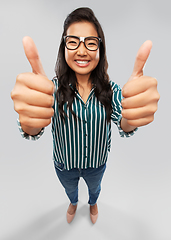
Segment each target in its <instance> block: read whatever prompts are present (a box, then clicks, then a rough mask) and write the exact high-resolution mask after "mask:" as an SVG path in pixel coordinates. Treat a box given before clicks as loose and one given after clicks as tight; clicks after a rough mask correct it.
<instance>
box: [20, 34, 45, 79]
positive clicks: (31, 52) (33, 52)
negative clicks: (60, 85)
mask: <svg viewBox="0 0 171 240" xmlns="http://www.w3.org/2000/svg"><path fill="white" fill-rule="evenodd" d="M23 47H24V51H25V55H26V57H27V59H28V61H29V62H30V65H31V67H32V70H33V73H35V74H41V75H43V76H45V77H46V74H45V72H44V69H43V66H42V63H41V60H40V57H39V53H38V50H37V48H36V45H35V43H34V41H33V39H32V38H31V37H28V36H26V37H24V38H23Z"/></svg>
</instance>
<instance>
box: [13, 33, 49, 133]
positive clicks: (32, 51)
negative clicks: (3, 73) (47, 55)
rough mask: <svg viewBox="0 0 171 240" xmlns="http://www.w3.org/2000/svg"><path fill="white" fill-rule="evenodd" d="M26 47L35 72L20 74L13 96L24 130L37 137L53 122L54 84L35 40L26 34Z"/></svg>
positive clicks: (20, 125) (25, 49)
mask: <svg viewBox="0 0 171 240" xmlns="http://www.w3.org/2000/svg"><path fill="white" fill-rule="evenodd" d="M23 46H24V51H25V54H26V57H27V59H28V61H29V62H30V64H31V67H32V69H33V72H32V73H22V74H19V75H18V76H17V79H16V83H15V86H14V88H13V90H12V92H11V98H12V100H13V102H14V109H15V111H16V112H17V113H18V114H19V127H20V131H21V130H22V133H23V131H24V133H25V135H30V136H36V135H37V134H39V133H40V132H41V130H42V129H43V128H44V127H46V126H48V125H49V124H50V123H51V117H52V116H53V114H54V109H53V104H54V97H53V93H54V84H53V82H52V81H50V80H49V79H48V78H47V76H46V74H45V72H44V70H43V66H42V64H41V61H40V58H39V54H38V51H37V48H36V46H35V44H34V42H33V40H32V39H31V38H30V37H25V38H24V39H23ZM25 135H24V136H25Z"/></svg>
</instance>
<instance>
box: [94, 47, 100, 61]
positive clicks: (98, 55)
mask: <svg viewBox="0 0 171 240" xmlns="http://www.w3.org/2000/svg"><path fill="white" fill-rule="evenodd" d="M94 59H95V61H96V63H97V64H98V63H99V60H100V53H99V50H98V51H97V53H96V54H95V56H94Z"/></svg>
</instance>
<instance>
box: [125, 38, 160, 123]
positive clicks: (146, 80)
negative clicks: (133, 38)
mask: <svg viewBox="0 0 171 240" xmlns="http://www.w3.org/2000/svg"><path fill="white" fill-rule="evenodd" d="M151 48H152V42H151V41H150V40H148V41H146V42H144V44H143V45H142V46H141V47H140V49H139V51H138V53H137V56H136V60H135V64H134V69H133V73H132V75H131V77H130V78H129V80H128V82H127V83H126V84H125V85H124V87H123V88H122V95H123V97H124V98H123V99H122V107H123V109H122V116H123V118H125V119H127V123H128V124H129V125H131V126H135V127H140V126H144V125H147V124H149V123H151V122H152V121H153V120H154V114H155V112H156V111H157V105H158V101H159V99H160V95H159V93H158V91H157V80H156V79H155V78H152V77H147V76H144V75H143V67H144V64H145V63H146V61H147V59H148V56H149V54H150V51H151Z"/></svg>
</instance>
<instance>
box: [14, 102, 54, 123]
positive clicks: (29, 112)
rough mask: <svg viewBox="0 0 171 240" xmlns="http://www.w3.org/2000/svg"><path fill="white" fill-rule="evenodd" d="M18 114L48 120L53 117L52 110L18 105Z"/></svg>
mask: <svg viewBox="0 0 171 240" xmlns="http://www.w3.org/2000/svg"><path fill="white" fill-rule="evenodd" d="M18 113H19V114H22V115H25V116H27V117H30V118H40V119H48V118H51V117H52V116H53V115H54V109H53V108H44V107H37V106H31V105H27V104H22V105H21V104H20V108H18Z"/></svg>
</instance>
